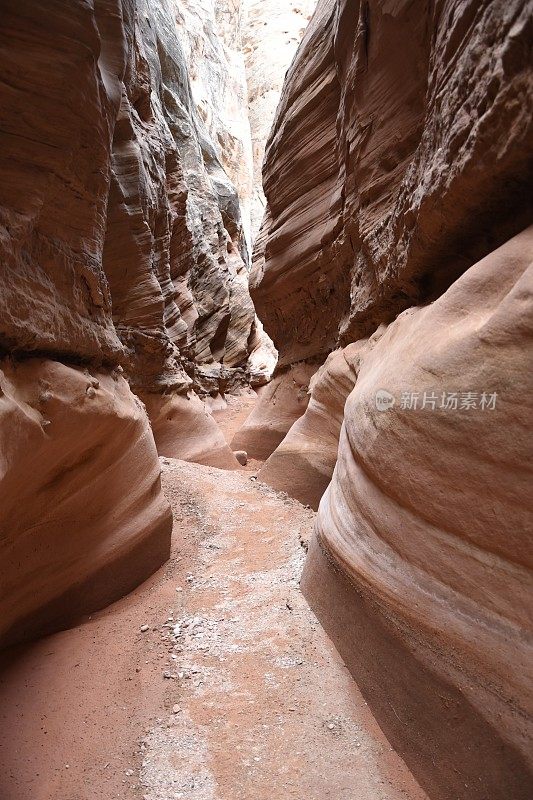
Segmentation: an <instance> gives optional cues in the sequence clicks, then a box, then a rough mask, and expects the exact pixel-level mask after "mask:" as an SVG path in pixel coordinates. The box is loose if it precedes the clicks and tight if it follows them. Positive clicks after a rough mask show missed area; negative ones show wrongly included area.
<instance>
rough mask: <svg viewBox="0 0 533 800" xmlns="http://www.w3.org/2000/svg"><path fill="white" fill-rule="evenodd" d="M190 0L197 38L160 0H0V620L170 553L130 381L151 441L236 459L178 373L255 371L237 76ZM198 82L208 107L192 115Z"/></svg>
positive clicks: (194, 379)
mask: <svg viewBox="0 0 533 800" xmlns="http://www.w3.org/2000/svg"><path fill="white" fill-rule="evenodd" d="M207 5H209V4H207ZM207 5H206V8H207ZM209 9H210V14H211V16H210V17H209V19H207V20H205V19H204V21H203V23H202V25H201V26H200V28H199V29H198V31H199V33H201V35H202V36H203V37H204V38H203V40H202V41H203V44H202V45H200V46H198V41H197V39H196V28H195V27H194V26H193V25H192V22H191V19H189V18H188V17H187V18H186V23H187V32H186V34H184V32H183V30H181V33H180V25H181V23H182V22H183V19H184V17H183V15H185V16H186V15H187V14H188V13H190V9H188V7H187V4H182V3H177V2H175V0H161V1H160V2H158V3H149V2H147V0H96V2H94V3H90V4H87V3H85V2H82V0H73V2H65V1H64V0H58V2H54V3H53V4H51V5H50V4H46V3H43V2H38V1H37V2H32V3H20V2H15V0H6V1H5V2H4V3H2V30H1V31H0V68H1V71H2V78H3V79H2V84H1V98H0V100H1V102H0V131H1V132H0V177H1V180H0V269H1V272H2V291H1V292H0V355H1V356H2V358H3V359H4V360H3V376H4V377H3V378H2V386H3V385H4V384H3V382H4V379H5V381H7V384H6V385H7V388H5V389H4V388H3V392H4V393H3V394H2V396H0V414H1V417H2V431H1V435H2V438H3V441H4V443H5V446H4V449H3V452H2V461H1V471H0V492H2V493H3V494H5V493H7V494H5V496H6V498H7V500H6V503H4V504H3V505H2V518H1V520H0V525H1V528H0V530H1V536H0V542H1V547H2V552H3V553H4V556H5V558H4V562H3V563H12V569H10V570H9V571H8V572H9V574H8V575H6V576H4V577H3V579H2V580H3V585H2V587H1V596H2V601H1V602H2V606H1V610H2V616H3V618H4V627H3V633H4V634H5V636H6V637H7V639H9V638H12V636H11V633H10V631H16V636H17V637H19V638H23V637H24V636H26V635H29V634H30V633H31V632H32V631H33V630H34V627H35V624H36V623H35V620H37V619H39V620H41V622H40V628H39V631H40V632H43V631H44V630H45V629H46V627H47V625H53V624H63V623H65V622H66V621H67V619H66V617H67V616H69V617H70V616H72V615H73V614H74V613H75V612H76V613H78V612H80V613H81V612H84V611H85V612H86V611H90V610H91V608H94V607H96V606H97V605H101V604H102V603H104V602H109V600H111V599H113V598H114V597H116V596H118V595H119V594H121V593H122V592H123V591H125V590H127V589H128V588H131V586H132V585H133V584H134V583H135V582H136V581H139V580H142V579H143V578H145V577H146V576H147V575H148V574H149V573H150V572H151V571H153V569H154V568H155V567H157V566H158V565H159V564H160V563H161V562H162V561H163V560H164V559H165V557H166V555H167V553H168V535H169V531H170V518H169V513H168V507H167V506H166V504H165V503H164V501H163V500H162V499H161V494H160V490H159V482H158V481H159V479H158V475H159V466H158V461H157V453H156V449H155V446H154V439H153V436H152V433H151V431H150V428H149V425H148V420H147V418H146V415H145V411H144V408H143V407H142V405H141V404H140V403H139V401H138V399H137V398H136V397H135V395H134V394H133V393H132V391H131V389H133V391H135V392H138V393H139V394H140V395H142V397H143V398H144V400H145V402H146V406H147V408H148V409H149V412H150V413H151V414H152V420H153V423H154V431H155V434H156V439H157V441H158V442H159V443H161V446H162V447H163V448H164V451H165V452H169V453H171V454H172V455H180V456H182V457H190V458H198V459H199V460H203V461H205V462H206V463H215V461H216V463H218V464H220V465H221V462H222V461H224V460H225V462H226V465H227V466H232V467H234V468H237V467H238V463H237V461H236V459H235V458H234V457H233V455H232V453H231V451H230V450H229V448H228V447H227V445H225V443H224V440H223V437H222V435H221V434H220V432H219V431H218V429H217V427H216V424H215V422H214V421H213V419H212V418H211V417H207V416H206V412H205V409H204V406H203V404H202V403H201V402H200V400H199V399H198V398H197V397H195V395H194V393H193V392H194V390H198V391H206V392H210V393H212V394H217V393H218V392H219V391H224V390H225V389H226V388H227V387H232V386H237V385H239V384H242V383H247V382H248V381H249V380H250V378H251V375H252V373H253V374H254V375H255V376H256V379H257V381H258V382H262V381H264V380H265V379H266V378H267V375H266V371H267V370H268V358H267V356H266V355H264V354H263V356H264V357H263V356H262V355H261V352H262V348H263V346H264V342H263V340H262V338H261V329H260V327H259V326H258V323H257V320H256V317H255V311H254V307H253V304H252V302H251V300H250V296H249V293H248V287H247V268H248V260H249V234H247V223H246V222H243V216H242V214H241V200H240V198H239V193H238V191H239V190H241V191H242V195H243V203H242V204H243V206H245V205H246V202H248V201H247V199H246V192H248V195H249V194H250V190H249V189H248V190H246V191H245V190H244V188H243V187H244V184H245V183H246V181H245V178H244V177H242V175H241V173H240V172H239V171H238V169H237V168H239V169H240V168H241V166H240V165H241V162H244V161H245V160H246V159H243V158H241V155H242V152H244V150H245V147H246V141H247V142H248V147H249V140H248V139H246V136H245V132H244V133H243V141H242V142H241V145H242V147H241V150H239V146H240V145H239V141H238V138H239V137H238V136H234V134H233V133H232V131H233V132H234V128H235V126H236V128H235V129H238V127H239V124H241V123H242V119H243V114H244V110H243V107H241V105H240V103H241V100H242V102H243V103H244V102H245V99H246V98H245V97H244V89H243V88H242V87H241V91H240V94H239V93H237V94H236V95H235V97H236V101H235V106H234V107H229V101H228V98H229V97H230V96H233V90H234V88H235V87H234V85H233V84H231V83H230V78H231V69H230V66H228V65H229V64H230V61H229V60H228V58H226V56H227V54H228V53H229V52H230V51H231V44H227V45H226V43H223V41H222V39H221V38H220V37H221V36H222V34H221V33H220V30H222V28H220V30H219V29H217V30H215V29H214V28H213V25H214V21H216V20H215V16H214V15H215V12H214V4H211V5H209ZM180 14H181V16H180ZM180 20H181V21H180ZM235 24H236V23H235ZM224 31H226V28H224ZM225 35H226V32H225V33H224V36H225ZM228 36H230V33H228ZM187 37H189V38H187ZM217 37H219V38H217ZM224 42H225V40H224ZM193 45H194V46H193ZM195 47H196V49H195ZM209 47H210V48H211V51H210V53H211V55H212V59H213V60H212V61H209V60H208V58H207V49H208V48H209ZM217 59H220V63H219V64H218V66H219V67H220V70H219V72H217V69H216V67H217ZM224 59H225V60H224ZM200 64H202V65H204V66H205V67H206V69H207V72H206V73H202V74H200V73H199V65H200ZM224 69H226V72H225V73H224ZM243 72H244V67H243V64H242V57H241V74H243ZM219 73H220V74H219ZM235 74H236V73H235ZM217 76H218V78H219V83H218V84H217V83H216V82H213V81H214V77H217ZM236 80H237V78H236ZM223 85H227V92H226V94H224V93H223V92H221V91H219V90H220V88H221V87H222V86H223ZM202 87H203V88H202ZM208 90H209V91H210V92H211V95H210V98H211V101H212V103H213V104H215V103H216V102H218V103H219V106H218V107H217V108H218V111H219V113H218V116H216V115H215V116H212V118H209V116H207V117H206V118H205V119H204V118H203V116H202V113H201V109H202V108H203V105H202V99H201V96H200V95H201V91H204V93H205V92H207V91H208ZM213 109H215V105H213V107H212V109H211V111H213ZM215 110H216V109H215ZM239 120H241V123H239ZM232 126H234V127H233V128H232ZM241 127H242V125H241ZM219 134H220V135H219ZM248 136H249V135H248ZM241 151H242V152H241ZM250 165H251V160H250ZM243 169H244V168H243ZM244 172H246V169H244ZM248 172H249V177H248V178H246V180H248V182H249V183H250V181H251V166H250V169H249V170H248ZM235 183H237V186H236V185H235ZM248 227H249V223H248ZM252 352H253V353H254V365H253V367H252V368H251V369H250V368H249V366H248V358H249V356H250V354H251V353H252ZM4 357H5V358H4ZM84 369H85V370H88V371H89V377H87V376H86V373H85V372H84ZM119 369H123V370H124V377H121V373H120V372H119ZM90 376H93V378H94V381H95V384H94V385H92V384H91V383H90V380H92V378H91V377H90ZM110 376H111V377H110ZM113 376H114V377H113ZM124 378H126V379H127V382H126V380H124ZM84 381H85V382H86V383H87V382H88V384H87V387H85V385H84V384H83V382H84ZM97 383H98V384H99V385H98V386H97V385H96V384H97ZM128 383H129V386H130V387H131V389H130V388H128ZM82 384H83V386H82ZM80 387H81V388H80ZM85 388H87V392H86V393H85ZM48 395H50V397H48ZM43 398H44V399H43ZM48 408H50V409H51V411H53V412H54V414H55V417H49V416H48ZM178 410H180V414H179V415H178V416H176V414H177V411H178ZM169 417H170V419H169ZM172 419H179V424H178V423H176V424H175V425H174V426H172V425H171V424H170V423H171V422H172ZM49 423H50V424H49ZM193 434H194V435H195V436H196V435H198V440H197V441H196V442H195V443H194V444H193V442H192V437H193ZM214 460H215V461H214ZM25 473H27V474H28V479H27V484H28V490H27V493H26V489H25V488H24V474H25ZM30 473H31V474H30ZM30 489H31V491H30ZM26 497H27V502H26V503H25V507H24V509H23V511H22V512H21V509H20V504H21V498H26ZM17 509H18V511H17ZM48 509H50V522H47V521H46V520H47V518H48V515H49V512H48ZM56 509H57V510H58V511H60V512H61V516H60V517H57V515H56V514H55V510H56ZM91 509H92V511H91ZM82 511H83V512H85V511H87V521H86V522H84V521H80V514H81V513H82ZM19 512H20V520H19V522H17V521H16V520H15V515H16V513H19ZM43 526H44V528H43ZM43 531H44V532H43ZM25 562H26V565H25V566H24V563H25ZM106 570H107V572H105V571H106ZM111 570H113V577H112V580H111V579H109V573H110V571H111ZM104 573H105V574H106V575H107V581H108V584H109V586H110V587H113V588H112V589H109V590H108V591H107V593H106V591H105V587H104V583H105V580H104V577H103V576H104ZM5 581H7V583H5ZM8 598H10V599H8ZM81 598H83V600H82V599H81ZM78 600H79V602H78ZM8 602H9V603H10V609H9V613H8V612H7V610H6V609H5V605H6V603H8ZM58 604H59V605H58ZM60 606H62V607H60Z"/></svg>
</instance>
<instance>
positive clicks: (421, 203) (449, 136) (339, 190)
mask: <svg viewBox="0 0 533 800" xmlns="http://www.w3.org/2000/svg"><path fill="white" fill-rule="evenodd" d="M530 39H531V17H530V9H529V8H528V6H527V4H524V3H523V2H521V0H511V2H500V1H498V2H489V0H482V2H466V3H465V2H460V1H459V0H442V2H438V3H426V4H420V3H416V2H414V3H413V2H399V3H392V2H385V0H383V2H380V3H372V4H369V3H367V2H358V1H357V0H320V2H319V4H318V7H317V10H316V12H315V14H314V16H313V19H312V21H311V23H310V25H309V27H308V29H307V31H306V33H305V36H304V39H303V42H302V45H301V46H300V48H299V50H298V53H297V56H296V58H295V60H294V61H293V63H292V65H291V67H290V69H289V72H288V75H287V80H286V82H285V86H284V90H283V95H282V99H281V103H280V106H279V108H278V112H277V116H276V120H275V123H274V127H273V130H272V134H271V137H270V139H269V142H268V145H267V151H266V159H265V168H264V190H265V195H266V197H267V201H268V218H267V221H266V223H265V224H266V229H265V230H264V231H263V241H264V248H265V249H264V253H263V254H262V253H261V252H258V253H257V254H256V259H255V266H254V274H253V286H252V296H253V298H254V301H255V304H256V308H257V311H258V314H259V316H260V317H261V319H262V321H263V323H264V325H265V328H266V330H267V333H269V335H270V336H271V337H272V338H273V340H274V344H275V345H276V347H277V348H278V350H279V351H280V364H281V365H283V364H290V363H293V362H295V361H298V360H301V359H304V358H308V357H309V356H314V355H317V354H318V353H323V352H328V351H329V350H331V349H332V348H334V347H335V346H336V345H338V343H339V342H341V343H348V342H350V341H354V340H356V339H358V338H361V337H362V336H364V335H367V334H369V333H372V331H373V330H375V328H376V327H377V326H378V325H379V324H380V323H381V322H388V321H390V320H391V319H393V318H394V316H395V315H396V314H397V313H398V312H399V311H401V310H402V309H404V308H406V307H407V306H410V305H413V304H414V303H417V302H420V301H421V300H424V299H427V298H432V297H434V296H437V295H439V294H440V293H441V292H442V291H443V290H444V289H445V288H446V286H448V285H450V284H451V283H452V282H453V280H454V279H455V278H456V277H457V276H458V275H459V274H460V273H461V272H463V271H464V270H465V269H466V268H468V267H469V266H470V265H472V264H473V263H474V262H475V261H477V260H478V259H479V258H481V257H482V256H483V255H485V254H486V253H488V252H490V251H491V250H493V249H495V247H497V246H498V245H499V244H501V243H503V242H504V241H505V240H506V239H507V238H509V237H510V236H511V235H513V234H514V233H516V232H518V231H519V230H520V229H521V228H523V227H524V226H525V224H527V219H528V214H527V213H526V212H528V209H530V199H529V194H530V193H529V189H528V185H529V184H530V174H531V170H530V152H529V151H530V148H529V142H530V141H531V124H532V123H531V119H532V115H531V102H530V98H531V88H532V87H531V80H532V79H531V71H530V57H529V53H528V47H529V45H528V43H529V42H530ZM407 43H408V44H407ZM263 256H264V257H263Z"/></svg>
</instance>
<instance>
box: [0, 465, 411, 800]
mask: <svg viewBox="0 0 533 800" xmlns="http://www.w3.org/2000/svg"><path fill="white" fill-rule="evenodd" d="M162 466H163V485H164V490H165V493H166V495H167V497H168V498H169V500H170V502H171V504H172V507H173V511H174V519H175V526H174V535H173V553H172V558H171V560H170V561H169V562H168V563H167V564H166V565H165V567H164V568H162V569H161V570H159V572H158V573H157V574H156V575H155V576H154V577H153V578H152V579H151V580H150V581H148V582H147V583H145V584H144V585H143V586H141V587H140V588H139V589H138V590H137V591H135V592H133V593H132V594H131V595H129V596H128V597H126V598H125V599H124V600H122V601H120V602H119V603H116V604H115V605H113V606H111V607H109V608H108V609H106V610H105V611H103V612H101V613H99V614H96V615H93V616H92V618H89V619H87V620H84V621H83V622H82V623H81V624H80V625H79V626H77V627H76V628H74V629H72V630H69V631H64V632H62V633H58V634H56V635H54V636H50V637H47V638H46V639H43V640H41V641H39V642H37V643H35V644H33V645H31V646H29V647H26V648H23V649H21V650H19V651H17V652H16V653H13V654H11V655H10V656H9V658H8V659H6V663H5V664H4V665H3V669H2V672H1V674H0V709H1V710H0V731H1V732H0V800H28V799H29V798H30V797H31V798H32V800H140V798H146V799H147V800H177V799H178V798H183V800H241V799H242V800H267V799H268V800H272V798H276V800H289V798H294V799H295V800H304V798H305V800H324V799H325V798H329V797H331V798H336V799H337V798H340V799H341V800H342V798H346V800H400V798H403V800H405V798H409V800H422V799H423V798H425V797H426V796H425V794H424V793H423V792H422V790H421V789H420V788H419V787H418V786H417V784H416V783H415V782H414V780H413V778H412V776H411V775H410V773H409V772H408V770H407V768H406V767H405V765H404V763H403V762H402V761H401V759H400V758H399V757H398V756H397V755H396V753H394V752H393V751H392V750H391V748H390V745H389V744H388V742H387V740H386V739H385V737H384V736H383V734H382V732H381V730H380V729H379V727H378V725H377V724H376V722H375V720H374V718H373V716H372V714H371V712H370V710H369V709H368V707H367V705H366V704H365V702H364V700H363V698H362V696H361V694H360V693H359V691H358V689H357V687H356V685H355V684H354V682H353V680H352V679H351V677H350V675H349V673H348V672H347V670H346V669H345V667H344V665H343V663H342V661H341V660H340V658H339V656H338V655H337V653H336V651H335V650H334V649H333V647H332V645H331V644H330V642H329V640H328V638H327V636H326V634H325V633H324V632H323V630H322V629H321V627H320V626H319V624H318V622H317V620H316V618H315V617H314V615H313V614H312V612H311V611H310V610H309V608H308V606H307V604H306V602H305V600H304V599H303V597H302V595H301V594H300V592H299V588H298V582H299V576H300V572H301V567H302V563H303V559H304V556H305V552H304V546H303V545H304V544H305V541H306V540H307V539H308V537H309V535H310V531H311V528H312V522H313V516H314V514H313V512H312V511H310V510H309V509H306V508H304V507H303V506H301V505H300V504H299V503H297V502H295V501H292V500H289V499H287V498H286V497H284V496H281V495H279V494H276V493H274V492H273V491H271V490H270V489H268V488H266V487H264V486H261V485H260V484H259V483H258V482H257V481H256V480H255V479H254V476H253V475H252V474H251V473H250V472H246V471H242V472H224V471H221V470H217V469H214V468H210V467H204V466H199V465H195V464H187V463H184V462H181V461H174V460H169V459H162ZM144 626H148V629H147V630H141V627H144Z"/></svg>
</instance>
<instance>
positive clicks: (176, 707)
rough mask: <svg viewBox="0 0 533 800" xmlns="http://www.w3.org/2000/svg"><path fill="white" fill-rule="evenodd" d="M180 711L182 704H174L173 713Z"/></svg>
mask: <svg viewBox="0 0 533 800" xmlns="http://www.w3.org/2000/svg"><path fill="white" fill-rule="evenodd" d="M180 711H181V706H177V705H176V706H172V713H173V714H179V713H180Z"/></svg>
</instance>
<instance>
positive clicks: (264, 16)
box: [234, 0, 317, 236]
mask: <svg viewBox="0 0 533 800" xmlns="http://www.w3.org/2000/svg"><path fill="white" fill-rule="evenodd" d="M316 2H317V0H299V1H298V0H241V3H240V5H241V9H242V11H241V13H242V16H243V29H242V46H243V52H244V56H245V59H246V78H247V82H248V113H249V119H250V126H251V133H252V147H253V197H252V208H251V213H252V229H253V232H254V236H256V235H257V233H258V231H259V227H260V225H261V222H262V220H263V216H264V213H265V205H266V202H265V196H264V194H263V188H262V176H261V170H262V166H263V157H264V154H265V145H266V141H267V139H268V136H269V133H270V129H271V127H272V121H273V119H274V115H275V112H276V107H277V105H278V102H279V98H280V95H281V89H282V87H283V81H284V79H285V73H286V72H287V69H288V67H289V65H290V63H291V61H292V59H293V58H294V54H295V53H296V50H297V48H298V45H299V44H300V41H301V39H302V36H303V34H304V31H305V28H306V27H307V24H308V22H309V20H310V19H311V15H312V14H313V11H314V9H315V6H316ZM235 3H236V0H234V5H235Z"/></svg>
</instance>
